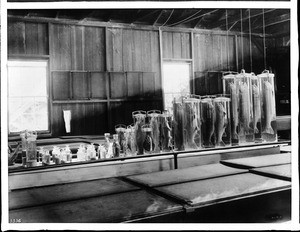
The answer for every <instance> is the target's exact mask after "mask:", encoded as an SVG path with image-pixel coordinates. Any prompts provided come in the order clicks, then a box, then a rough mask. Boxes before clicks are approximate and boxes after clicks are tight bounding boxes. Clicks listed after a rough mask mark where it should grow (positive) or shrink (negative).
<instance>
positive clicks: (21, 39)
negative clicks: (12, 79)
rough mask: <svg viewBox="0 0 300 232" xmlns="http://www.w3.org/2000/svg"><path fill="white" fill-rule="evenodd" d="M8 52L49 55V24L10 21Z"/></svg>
mask: <svg viewBox="0 0 300 232" xmlns="http://www.w3.org/2000/svg"><path fill="white" fill-rule="evenodd" d="M7 36H8V40H7V42H8V54H13V55H16V54H17V55H25V54H27V55H47V54H48V51H49V49H48V47H49V45H48V24H47V23H37V22H21V21H15V20H9V21H8V33H7Z"/></svg>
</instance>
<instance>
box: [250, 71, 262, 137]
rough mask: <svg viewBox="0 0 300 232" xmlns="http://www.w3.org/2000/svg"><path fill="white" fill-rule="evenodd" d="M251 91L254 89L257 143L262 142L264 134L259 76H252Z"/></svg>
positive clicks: (254, 121)
mask: <svg viewBox="0 0 300 232" xmlns="http://www.w3.org/2000/svg"><path fill="white" fill-rule="evenodd" d="M251 89H252V95H251V98H252V109H253V124H254V126H253V127H254V137H255V142H262V138H261V132H262V124H261V107H262V104H261V92H260V91H261V87H260V82H259V81H258V78H257V76H255V75H254V73H253V75H252V76H251Z"/></svg>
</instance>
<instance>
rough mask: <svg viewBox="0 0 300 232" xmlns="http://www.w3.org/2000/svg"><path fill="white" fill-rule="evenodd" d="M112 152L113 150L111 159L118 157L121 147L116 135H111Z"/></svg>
mask: <svg viewBox="0 0 300 232" xmlns="http://www.w3.org/2000/svg"><path fill="white" fill-rule="evenodd" d="M112 150H113V157H114V158H117V157H120V150H121V146H120V144H119V138H118V135H117V134H114V135H113V144H112Z"/></svg>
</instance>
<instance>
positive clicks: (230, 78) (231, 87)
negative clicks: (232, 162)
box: [223, 73, 239, 145]
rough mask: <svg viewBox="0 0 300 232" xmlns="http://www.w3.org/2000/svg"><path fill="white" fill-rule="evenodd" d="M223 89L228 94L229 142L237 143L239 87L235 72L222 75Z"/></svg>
mask: <svg viewBox="0 0 300 232" xmlns="http://www.w3.org/2000/svg"><path fill="white" fill-rule="evenodd" d="M223 90H224V94H229V96H230V116H231V142H232V145H237V144H239V135H238V125H239V113H238V112H239V88H238V86H237V81H236V74H231V73H230V74H227V75H224V76H223Z"/></svg>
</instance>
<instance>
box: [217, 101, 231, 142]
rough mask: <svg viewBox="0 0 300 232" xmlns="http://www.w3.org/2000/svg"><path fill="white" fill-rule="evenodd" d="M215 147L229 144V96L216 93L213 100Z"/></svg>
mask: <svg viewBox="0 0 300 232" xmlns="http://www.w3.org/2000/svg"><path fill="white" fill-rule="evenodd" d="M213 101H214V108H215V117H216V120H215V136H216V147H224V146H230V145H231V125H230V124H231V121H230V98H229V96H228V95H218V96H217V97H216V98H215V99H214V100H213Z"/></svg>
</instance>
